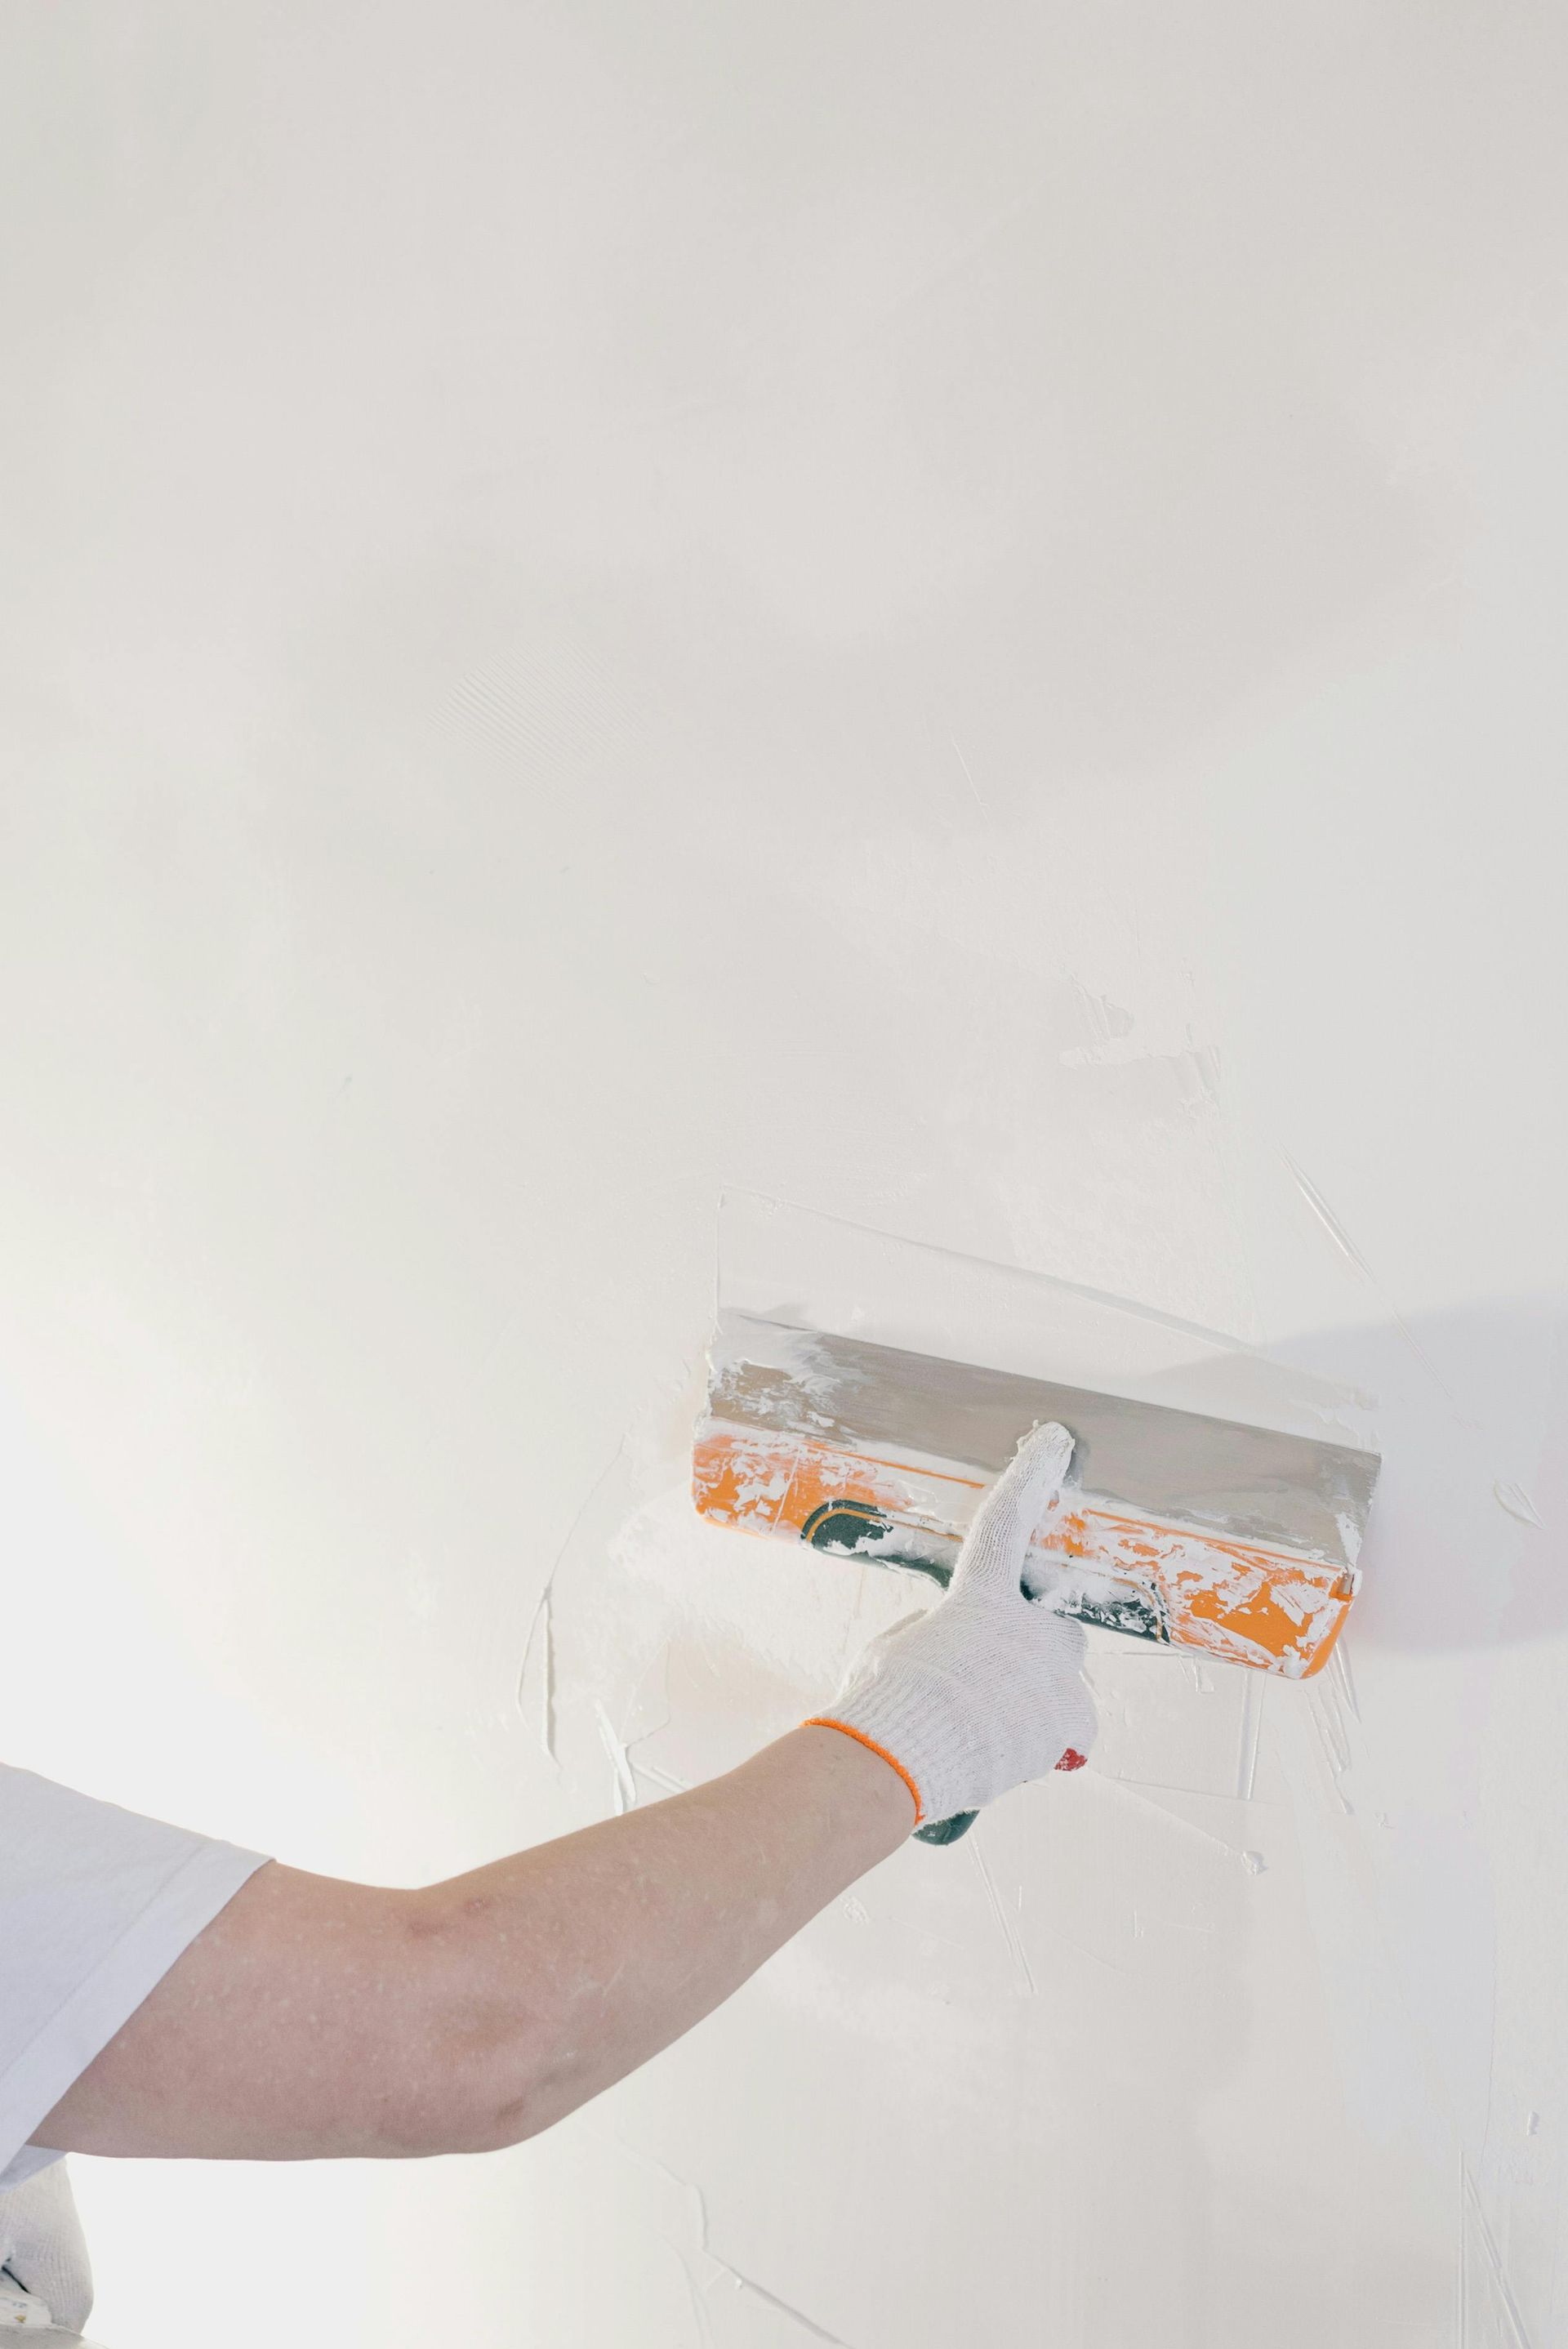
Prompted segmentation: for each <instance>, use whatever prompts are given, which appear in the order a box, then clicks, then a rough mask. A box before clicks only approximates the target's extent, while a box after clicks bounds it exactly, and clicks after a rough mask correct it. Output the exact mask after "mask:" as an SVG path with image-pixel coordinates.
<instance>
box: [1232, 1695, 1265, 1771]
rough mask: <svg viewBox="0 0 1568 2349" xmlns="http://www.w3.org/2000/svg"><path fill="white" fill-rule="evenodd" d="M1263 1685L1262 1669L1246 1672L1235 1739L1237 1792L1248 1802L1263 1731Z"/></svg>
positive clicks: (1256, 1768)
mask: <svg viewBox="0 0 1568 2349" xmlns="http://www.w3.org/2000/svg"><path fill="white" fill-rule="evenodd" d="M1264 1693H1265V1687H1264V1678H1263V1675H1262V1673H1261V1672H1248V1674H1247V1675H1246V1678H1245V1681H1244V1682H1243V1689H1242V1718H1241V1723H1240V1728H1239V1733H1238V1735H1237V1739H1236V1795H1237V1797H1238V1799H1239V1800H1240V1801H1242V1802H1243V1803H1250V1802H1251V1801H1252V1799H1253V1789H1254V1787H1255V1786H1256V1785H1257V1782H1258V1742H1259V1739H1260V1738H1261V1736H1262V1734H1263V1725H1264Z"/></svg>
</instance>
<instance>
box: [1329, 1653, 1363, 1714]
mask: <svg viewBox="0 0 1568 2349" xmlns="http://www.w3.org/2000/svg"><path fill="white" fill-rule="evenodd" d="M1328 1677H1329V1679H1330V1680H1331V1681H1332V1682H1333V1683H1334V1686H1335V1689H1336V1692H1337V1693H1338V1696H1339V1700H1340V1702H1341V1703H1342V1704H1343V1705H1344V1706H1345V1708H1346V1712H1347V1713H1350V1714H1351V1715H1352V1717H1353V1718H1354V1719H1355V1720H1357V1721H1359V1720H1360V1718H1361V1705H1360V1702H1359V1700H1358V1699H1357V1694H1356V1682H1355V1679H1354V1677H1353V1675H1352V1673H1351V1670H1350V1655H1349V1644H1348V1642H1347V1640H1346V1638H1345V1635H1344V1633H1343V1632H1341V1633H1340V1635H1339V1638H1338V1639H1337V1640H1336V1641H1335V1644H1334V1652H1333V1654H1332V1655H1331V1656H1330V1657H1329V1659H1328Z"/></svg>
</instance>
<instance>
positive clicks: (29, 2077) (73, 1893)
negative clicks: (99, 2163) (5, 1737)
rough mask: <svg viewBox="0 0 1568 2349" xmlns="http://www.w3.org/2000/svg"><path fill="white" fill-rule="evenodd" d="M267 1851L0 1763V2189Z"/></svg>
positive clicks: (43, 2155) (35, 2159)
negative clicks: (63, 2101) (45, 2124)
mask: <svg viewBox="0 0 1568 2349" xmlns="http://www.w3.org/2000/svg"><path fill="white" fill-rule="evenodd" d="M264 1858H265V1855H264V1854H263V1853H261V1852H254V1851H244V1850H242V1849H241V1848H240V1847H238V1846H237V1845H234V1844H230V1843H222V1842H218V1841H215V1840H214V1839H213V1838H212V1837H210V1836H201V1835H193V1834H191V1832H190V1830H189V1829H187V1828H185V1827H174V1826H167V1825H166V1824H165V1823H164V1822H163V1821H162V1820H160V1819H148V1818H142V1817H140V1816H139V1815H138V1814H137V1813H136V1812H134V1811H122V1810H121V1809H119V1806H117V1805H116V1804H114V1803H102V1802H98V1801H97V1800H96V1799H95V1798H94V1797H93V1796H92V1795H78V1794H76V1793H74V1792H73V1791H72V1790H71V1788H69V1787H68V1786H58V1785H55V1784H54V1783H53V1781H52V1780H50V1779H47V1778H37V1777H35V1776H34V1775H33V1774H32V1772H31V1771H29V1770H14V1769H11V1768H10V1767H8V1766H7V1765H6V1764H0V2189H5V2187H8V2186H15V2185H18V2184H20V2182H21V2180H22V2179H23V2178H27V2177H30V2176H31V2175H32V2174H33V2172H34V2171H35V2170H36V2169H39V2168H43V2167H44V2165H45V2164H46V2163H47V2162H48V2161H50V2160H51V2159H53V2158H54V2156H53V2155H52V2154H51V2153H50V2152H48V2151H47V2150H46V2149H44V2148H41V2147H35V2146H32V2145H30V2144H29V2142H28V2140H29V2138H30V2137H31V2136H32V2133H33V2131H34V2129H36V2127H37V2126H38V2123H39V2122H40V2121H41V2120H42V2119H43V2118H44V2116H45V2115H46V2113H49V2112H51V2111H52V2110H53V2109H54V2107H55V2106H56V2105H57V2104H58V2102H59V2100H60V2098H61V2097H62V2096H63V2095H65V2093H66V2090H67V2088H68V2087H69V2086H70V2085H71V2084H72V2082H73V2081H74V2080H76V2079H77V2078H78V2077H79V2076H80V2075H81V2074H82V2073H83V2072H84V2071H86V2069H87V2067H88V2064H90V2063H91V2062H92V2060H93V2057H94V2056H95V2055H96V2054H98V2052H99V2050H100V2049H101V2048H103V2047H106V2046H107V2045H108V2042H109V2041H110V2040H111V2039H112V2038H113V2037H114V2034H115V2033H116V2032H117V2031H118V2030H119V2027H120V2025H121V2024H122V2023H126V2022H128V2021H129V2018H130V2016H131V2015H132V2014H134V2013H135V2012H136V2010H137V2008H138V2007H139V2005H140V2004H141V2002H142V2000H143V1999H144V1998H146V1996H147V1995H148V1993H149V1992H150V1991H151V1990H152V1989H154V1988H155V1987H156V1985H157V1984H158V1982H160V1981H161V1980H162V1978H163V1976H164V1975H165V1974H166V1973H167V1972H168V1971H169V1969H170V1966H171V1965H172V1964H173V1963H174V1961H175V1960H176V1959H177V1958H178V1957H179V1956H180V1955H181V1952H182V1951H185V1950H186V1949H188V1948H189V1947H190V1945H191V1942H192V1941H193V1940H195V1938H196V1936H197V1934H198V1933H200V1932H201V1930H202V1928H203V1926H206V1925H210V1924H211V1921H212V1920H213V1918H214V1917H215V1916H217V1914H218V1912H219V1910H220V1909H224V1908H226V1907H227V1906H228V1903H229V1902H230V1901H231V1900H232V1899H233V1897H234V1895H235V1893H236V1892H237V1891H238V1890H239V1889H240V1887H241V1885H242V1884H243V1883H244V1882H245V1881H246V1880H247V1878H250V1877H252V1876H253V1875H254V1873H255V1871H256V1869H257V1868H260V1867H262V1866H263V1864H264Z"/></svg>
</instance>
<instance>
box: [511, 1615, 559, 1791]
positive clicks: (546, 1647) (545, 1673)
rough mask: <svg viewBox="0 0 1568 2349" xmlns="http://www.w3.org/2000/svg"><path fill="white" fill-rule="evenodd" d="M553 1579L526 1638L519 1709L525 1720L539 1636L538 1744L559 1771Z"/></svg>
mask: <svg viewBox="0 0 1568 2349" xmlns="http://www.w3.org/2000/svg"><path fill="white" fill-rule="evenodd" d="M554 1581H555V1577H554V1573H553V1571H552V1574H551V1577H550V1579H549V1581H548V1582H546V1584H545V1586H544V1588H543V1589H542V1591H541V1592H540V1594H539V1602H538V1604H537V1606H536V1607H535V1608H534V1610H533V1619H532V1621H531V1623H530V1624H529V1627H528V1637H527V1639H526V1640H524V1641H523V1646H522V1661H521V1664H520V1665H519V1666H518V1670H517V1709H518V1711H519V1713H522V1714H523V1716H524V1718H525V1719H526V1717H527V1711H528V1708H527V1705H526V1703H525V1702H524V1698H525V1692H526V1689H527V1685H528V1667H529V1663H530V1661H531V1658H532V1655H533V1648H534V1641H535V1640H536V1639H537V1640H538V1641H539V1646H540V1659H541V1666H540V1692H539V1743H540V1746H541V1749H542V1752H543V1754H544V1758H545V1760H546V1761H547V1762H548V1763H549V1764H550V1766H551V1768H552V1770H555V1771H559V1768H560V1764H559V1763H558V1761H557V1759H556V1754H555V1629H554V1623H553V1620H552V1593H553V1588H554Z"/></svg>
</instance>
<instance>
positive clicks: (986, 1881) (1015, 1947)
mask: <svg viewBox="0 0 1568 2349" xmlns="http://www.w3.org/2000/svg"><path fill="white" fill-rule="evenodd" d="M969 1850H970V1855H971V1857H973V1859H974V1862H975V1867H976V1868H978V1869H979V1870H980V1881H981V1883H982V1884H983V1885H984V1886H985V1898H986V1899H987V1900H988V1901H989V1902H990V1903H991V1914H992V1915H993V1917H995V1920H996V1923H997V1925H998V1927H999V1928H1000V1930H1001V1934H1002V1939H1003V1940H1004V1941H1006V1944H1007V1951H1008V1954H1009V1956H1010V1957H1011V1958H1012V1961H1013V1963H1014V1964H1015V1965H1016V1967H1017V1969H1018V1971H1019V1973H1020V1974H1021V1975H1022V1976H1023V1981H1024V1987H1025V1989H1026V1991H1027V1992H1028V1993H1029V1996H1030V1997H1031V1998H1036V1997H1037V1996H1038V1994H1039V1985H1038V1983H1037V1982H1036V1980H1035V1972H1034V1968H1033V1967H1032V1966H1031V1965H1030V1963H1029V1953H1028V1951H1026V1949H1025V1947H1024V1944H1023V1940H1022V1939H1021V1938H1020V1935H1019V1933H1018V1929H1017V1927H1016V1925H1015V1924H1014V1922H1013V1920H1012V1919H1011V1918H1010V1917H1009V1916H1008V1914H1007V1911H1006V1909H1005V1908H1004V1907H1003V1906H1002V1899H1001V1895H1000V1894H999V1893H998V1891H997V1889H996V1884H995V1878H994V1877H993V1876H992V1874H991V1870H990V1869H989V1868H988V1867H987V1866H986V1864H985V1853H984V1852H983V1851H982V1850H981V1848H980V1837H979V1835H978V1834H977V1833H976V1832H975V1831H973V1830H972V1831H971V1833H970V1836H969Z"/></svg>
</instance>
